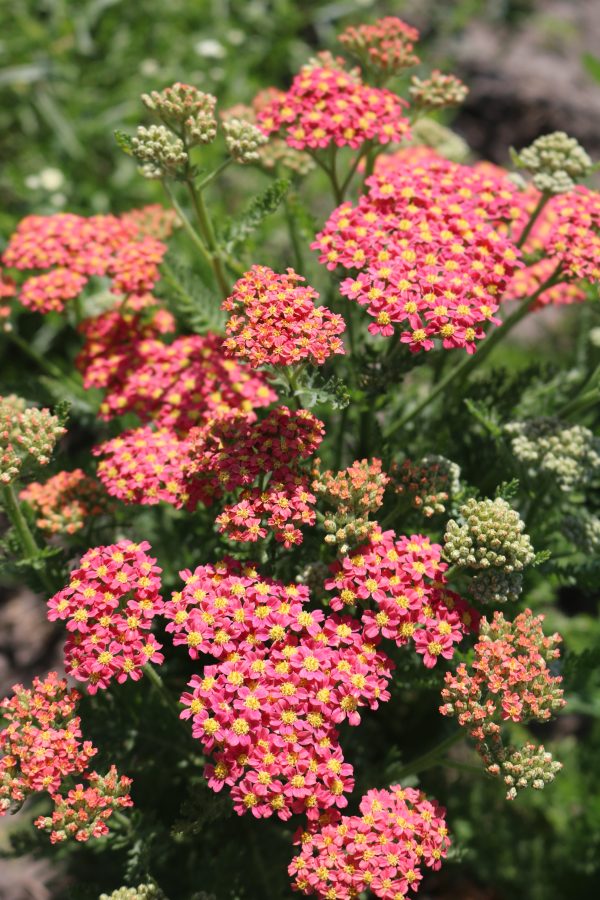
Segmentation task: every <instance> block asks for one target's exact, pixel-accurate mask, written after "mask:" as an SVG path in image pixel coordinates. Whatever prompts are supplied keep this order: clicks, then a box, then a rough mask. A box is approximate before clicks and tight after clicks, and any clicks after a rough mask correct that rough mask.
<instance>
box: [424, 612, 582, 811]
mask: <svg viewBox="0 0 600 900" xmlns="http://www.w3.org/2000/svg"><path fill="white" fill-rule="evenodd" d="M543 618H544V617H543V616H534V615H533V613H532V612H531V610H530V609H526V610H525V611H524V612H522V613H520V614H519V615H518V616H517V617H516V618H515V619H514V621H513V622H510V621H509V620H507V619H506V618H505V617H504V616H503V615H502V613H500V612H496V613H494V617H493V619H492V621H488V620H487V619H486V618H483V619H482V620H481V625H480V636H479V640H478V641H477V643H476V644H475V658H474V660H473V662H472V663H470V664H469V665H467V664H466V663H460V665H459V666H458V668H457V670H456V673H454V674H453V673H451V672H447V673H446V676H445V687H444V689H443V690H442V699H443V700H444V704H443V706H441V707H440V712H441V713H442V715H445V716H456V717H457V718H458V722H459V724H460V725H462V726H463V727H465V728H466V729H467V730H468V732H469V734H470V735H471V737H472V738H473V739H474V740H475V742H476V748H477V751H478V753H479V754H480V755H481V756H482V758H483V760H484V762H485V764H486V766H487V769H488V771H489V772H490V773H491V774H493V775H502V776H503V777H504V780H505V782H506V783H507V785H509V797H513V796H514V794H515V793H516V791H513V790H510V789H511V788H514V787H515V784H514V782H513V780H512V775H511V771H510V768H511V763H514V759H513V756H514V753H513V752H512V751H511V750H510V748H507V747H505V745H504V742H503V738H502V726H503V724H504V723H506V722H509V721H511V722H524V723H526V722H529V721H538V722H545V721H548V719H550V718H551V717H552V715H554V714H556V713H557V712H559V711H560V709H562V707H563V706H564V705H565V701H564V699H563V690H562V687H561V682H562V678H561V676H560V675H553V674H552V672H551V669H550V666H551V664H552V661H553V660H554V659H556V658H557V657H558V656H559V650H558V643H559V641H560V640H561V638H560V635H559V634H553V635H550V636H546V635H545V634H544V632H543V630H542V622H543ZM542 749H543V748H542ZM507 765H508V769H507ZM523 786H524V785H523ZM534 786H536V787H537V786H543V783H542V785H534Z"/></svg>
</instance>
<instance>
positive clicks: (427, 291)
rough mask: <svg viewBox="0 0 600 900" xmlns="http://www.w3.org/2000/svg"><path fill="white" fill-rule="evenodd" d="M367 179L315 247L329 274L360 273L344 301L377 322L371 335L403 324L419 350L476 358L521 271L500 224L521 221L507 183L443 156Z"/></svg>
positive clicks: (406, 338) (406, 339)
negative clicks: (455, 351) (454, 351)
mask: <svg viewBox="0 0 600 900" xmlns="http://www.w3.org/2000/svg"><path fill="white" fill-rule="evenodd" d="M392 161H393V157H392V158H388V161H387V163H386V166H385V170H384V172H382V173H381V174H379V173H376V174H375V175H374V176H373V177H371V178H370V179H368V181H367V184H368V187H369V191H368V193H367V194H366V195H365V196H363V197H361V199H360V200H359V203H358V205H357V206H352V204H351V203H344V204H342V205H341V206H339V207H338V208H337V209H336V210H335V211H334V212H333V214H332V215H331V216H330V218H329V220H328V222H327V224H326V226H325V228H324V230H323V231H322V232H321V233H320V234H319V235H317V239H316V241H315V242H314V244H313V245H312V246H313V248H314V249H316V250H319V252H320V261H321V262H322V263H324V264H325V265H326V266H327V267H328V268H329V269H335V268H336V267H337V266H342V267H344V268H346V269H354V270H356V271H357V274H356V275H355V276H354V277H352V278H348V279H346V280H345V281H343V282H342V284H341V288H340V290H341V292H342V294H344V296H346V297H349V298H350V299H351V300H355V301H356V302H357V303H359V304H360V305H361V306H364V307H365V308H366V310H367V312H368V313H369V315H370V316H372V318H373V320H374V321H373V322H372V323H371V325H369V331H371V332H372V333H373V334H382V335H384V336H389V335H392V334H393V333H394V330H395V327H396V325H399V326H400V328H401V332H400V340H401V341H402V342H403V343H406V344H407V345H408V347H409V349H410V350H411V351H413V352H418V351H420V350H430V349H432V348H433V347H434V346H435V341H436V340H439V341H441V344H442V346H443V347H444V348H446V349H451V348H453V347H462V348H464V349H465V350H467V352H470V353H471V352H473V351H474V350H475V345H476V342H477V341H478V340H480V339H481V338H483V337H484V336H485V332H484V330H483V326H484V325H486V324H487V323H490V322H491V323H494V324H498V319H497V318H496V316H495V313H496V312H497V310H498V306H499V303H500V301H501V299H502V296H503V294H504V291H505V289H506V286H507V284H508V283H509V281H510V279H511V277H512V275H513V273H514V272H515V269H516V268H517V266H518V265H519V258H520V254H519V251H518V249H517V248H516V246H515V245H514V244H513V243H512V241H510V240H509V239H508V238H507V237H506V236H505V235H503V234H502V233H501V232H500V231H499V230H498V229H497V228H496V227H495V223H496V222H499V221H500V220H502V219H504V218H505V217H511V216H512V215H518V213H519V209H518V207H517V208H516V210H515V202H514V194H515V193H516V188H513V189H512V190H511V189H510V188H508V187H507V186H506V183H505V179H502V178H500V177H494V176H492V175H489V174H485V173H480V172H478V171H477V170H474V169H471V168H469V167H467V166H461V165H458V164H457V163H451V162H449V161H447V160H442V159H441V158H440V157H438V156H437V155H436V154H433V153H431V154H430V155H429V157H425V158H424V157H423V155H422V154H420V156H419V161H418V162H416V163H414V164H412V163H411V161H410V157H406V156H405V155H404V154H400V155H399V156H398V157H397V164H396V165H393V164H392Z"/></svg>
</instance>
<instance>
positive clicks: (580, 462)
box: [504, 418, 600, 491]
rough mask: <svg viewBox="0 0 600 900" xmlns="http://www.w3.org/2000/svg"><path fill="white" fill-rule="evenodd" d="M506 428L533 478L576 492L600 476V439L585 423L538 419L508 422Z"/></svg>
mask: <svg viewBox="0 0 600 900" xmlns="http://www.w3.org/2000/svg"><path fill="white" fill-rule="evenodd" d="M504 430H505V432H506V434H507V435H509V437H510V444H511V450H512V452H513V455H514V456H515V457H516V459H518V460H519V462H521V463H523V465H524V466H525V467H526V468H527V474H528V475H529V476H530V477H531V478H539V477H540V476H542V477H546V478H547V479H549V480H551V481H553V482H555V484H556V485H557V486H558V487H559V488H560V490H561V491H574V490H577V489H578V488H581V487H584V486H585V485H587V484H590V482H591V481H593V480H594V479H595V478H598V476H599V475H600V438H599V437H596V436H595V435H594V434H593V433H592V432H591V431H590V429H589V428H586V427H585V426H584V425H571V424H570V423H568V422H561V421H560V419H556V418H538V419H529V420H528V421H524V422H509V423H508V424H507V425H505V426H504Z"/></svg>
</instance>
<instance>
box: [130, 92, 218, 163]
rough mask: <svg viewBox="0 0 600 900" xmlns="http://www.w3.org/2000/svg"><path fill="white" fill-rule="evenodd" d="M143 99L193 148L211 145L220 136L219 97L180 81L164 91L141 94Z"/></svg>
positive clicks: (149, 107) (146, 104)
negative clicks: (217, 110) (217, 117)
mask: <svg viewBox="0 0 600 900" xmlns="http://www.w3.org/2000/svg"><path fill="white" fill-rule="evenodd" d="M142 101H143V103H144V105H145V106H146V107H147V109H150V110H152V112H154V113H156V115H157V116H159V118H160V119H161V120H162V121H163V122H164V123H165V125H167V126H168V127H169V128H172V129H173V131H174V132H175V133H176V134H178V135H180V137H185V140H186V142H187V144H188V146H190V147H193V146H195V145H197V144H210V143H211V142H212V141H213V140H214V139H215V137H216V135H217V120H216V118H215V106H216V104H217V99H216V97H213V95H212V94H205V93H203V92H202V91H200V90H198V88H196V87H194V86H193V85H190V84H182V83H181V82H180V81H177V82H176V83H175V84H172V85H170V86H169V87H166V88H164V89H163V90H162V91H152V92H151V93H150V94H142Z"/></svg>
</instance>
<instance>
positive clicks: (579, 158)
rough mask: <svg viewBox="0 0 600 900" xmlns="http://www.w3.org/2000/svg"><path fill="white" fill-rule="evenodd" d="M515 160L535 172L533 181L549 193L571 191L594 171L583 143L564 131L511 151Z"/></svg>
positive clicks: (540, 189)
mask: <svg viewBox="0 0 600 900" xmlns="http://www.w3.org/2000/svg"><path fill="white" fill-rule="evenodd" d="M511 156H512V160H513V163H514V164H515V165H516V166H517V167H518V168H520V169H527V170H528V171H529V172H531V174H532V175H533V184H534V185H535V187H536V188H537V189H538V190H539V191H545V192H546V193H548V194H563V193H566V192H567V191H571V190H572V189H573V188H574V187H575V185H576V184H577V182H579V181H581V180H582V179H584V178H586V177H587V176H588V175H589V174H590V172H591V171H592V168H593V164H592V160H591V159H590V157H589V156H588V154H587V153H586V152H585V150H584V149H583V147H582V146H581V144H579V142H578V141H577V140H576V139H575V138H572V137H569V135H568V134H565V132H564V131H555V132H553V133H552V134H544V135H542V137H539V138H537V140H535V141H534V142H533V144H531V145H530V146H529V147H525V148H524V149H523V150H520V151H519V152H518V153H517V152H516V151H515V150H511Z"/></svg>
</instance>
